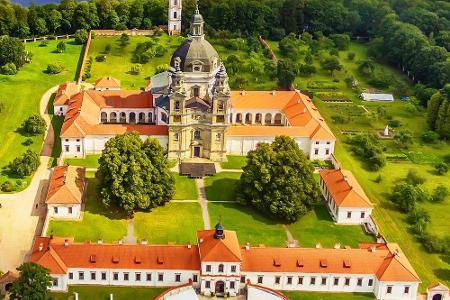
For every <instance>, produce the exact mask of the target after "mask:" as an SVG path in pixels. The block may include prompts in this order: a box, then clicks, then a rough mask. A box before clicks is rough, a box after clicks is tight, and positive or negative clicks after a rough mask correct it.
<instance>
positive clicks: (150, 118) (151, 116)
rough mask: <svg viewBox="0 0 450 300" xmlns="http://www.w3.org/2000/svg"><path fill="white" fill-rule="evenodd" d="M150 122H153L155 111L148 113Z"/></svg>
mask: <svg viewBox="0 0 450 300" xmlns="http://www.w3.org/2000/svg"><path fill="white" fill-rule="evenodd" d="M148 122H149V123H153V113H151V112H150V113H148Z"/></svg>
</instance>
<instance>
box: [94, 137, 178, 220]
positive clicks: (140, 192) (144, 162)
mask: <svg viewBox="0 0 450 300" xmlns="http://www.w3.org/2000/svg"><path fill="white" fill-rule="evenodd" d="M164 155H165V153H164V149H163V148H162V146H161V145H160V144H159V141H158V140H156V139H152V138H150V139H148V140H147V141H145V142H142V140H141V139H140V137H139V135H138V134H137V133H126V134H124V135H119V136H116V137H115V138H112V139H110V140H109V141H108V142H107V143H106V146H105V149H104V150H103V153H102V156H101V157H100V159H99V169H98V172H97V174H96V176H97V177H98V179H99V182H100V184H99V188H100V195H101V200H102V201H103V203H104V204H105V205H106V206H109V205H117V206H119V207H121V208H122V209H124V210H125V211H126V212H128V213H131V212H133V211H134V210H137V209H143V210H149V209H151V208H153V207H156V206H160V205H164V203H166V202H168V201H169V200H170V199H172V196H173V195H174V192H175V190H174V188H175V187H174V178H173V176H172V174H171V172H170V170H169V168H168V162H167V159H166V158H165V156H164Z"/></svg>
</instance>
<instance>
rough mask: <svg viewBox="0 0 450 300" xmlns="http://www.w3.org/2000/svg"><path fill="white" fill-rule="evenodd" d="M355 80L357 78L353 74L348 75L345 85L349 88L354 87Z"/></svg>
mask: <svg viewBox="0 0 450 300" xmlns="http://www.w3.org/2000/svg"><path fill="white" fill-rule="evenodd" d="M354 80H355V79H354V78H353V76H349V77H346V78H345V79H344V82H345V85H346V86H347V87H348V88H352V87H353V81H354Z"/></svg>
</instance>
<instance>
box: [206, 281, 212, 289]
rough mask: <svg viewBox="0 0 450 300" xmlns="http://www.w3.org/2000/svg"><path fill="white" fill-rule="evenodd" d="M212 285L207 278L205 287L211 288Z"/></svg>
mask: <svg viewBox="0 0 450 300" xmlns="http://www.w3.org/2000/svg"><path fill="white" fill-rule="evenodd" d="M210 287H211V282H210V281H209V280H207V281H206V282H205V288H207V289H209V288H210Z"/></svg>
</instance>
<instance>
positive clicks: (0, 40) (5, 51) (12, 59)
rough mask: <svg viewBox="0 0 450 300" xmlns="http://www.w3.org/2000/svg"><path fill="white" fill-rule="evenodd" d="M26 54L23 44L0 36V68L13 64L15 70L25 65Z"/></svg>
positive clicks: (15, 39) (14, 39)
mask: <svg viewBox="0 0 450 300" xmlns="http://www.w3.org/2000/svg"><path fill="white" fill-rule="evenodd" d="M25 59H26V52H25V47H24V46H23V43H22V42H21V41H20V40H19V39H17V38H13V37H9V36H6V35H4V36H0V66H3V65H6V64H8V63H13V64H14V65H15V66H16V67H17V68H20V67H22V66H23V65H24V64H25V61H26V60H25Z"/></svg>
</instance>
